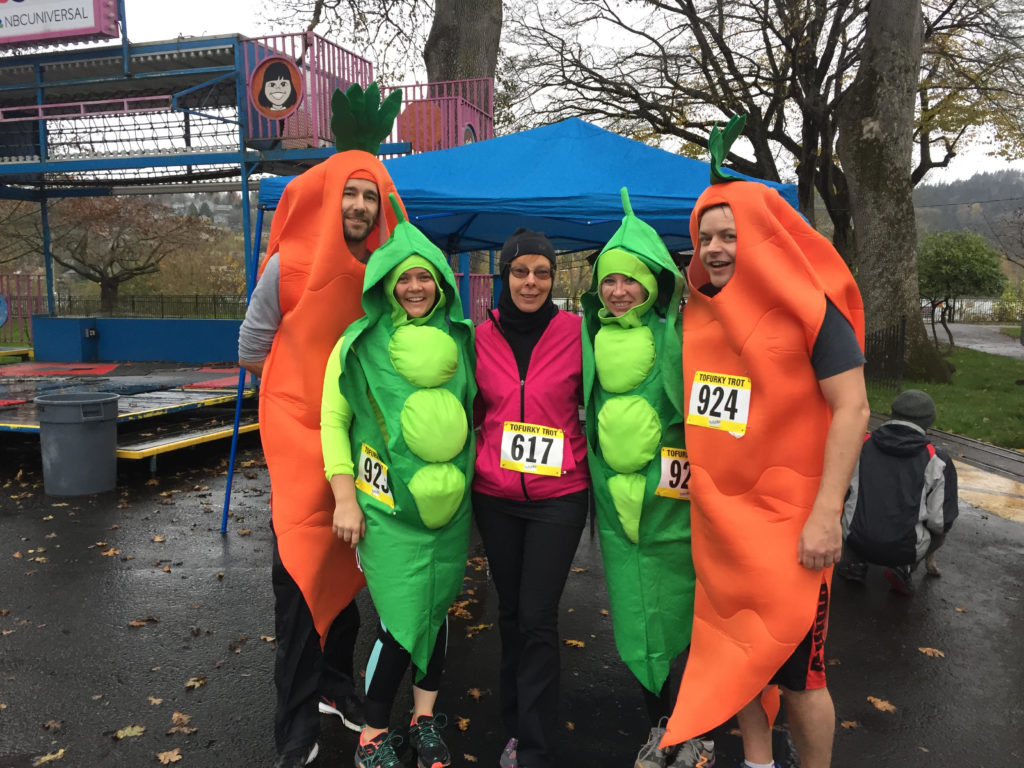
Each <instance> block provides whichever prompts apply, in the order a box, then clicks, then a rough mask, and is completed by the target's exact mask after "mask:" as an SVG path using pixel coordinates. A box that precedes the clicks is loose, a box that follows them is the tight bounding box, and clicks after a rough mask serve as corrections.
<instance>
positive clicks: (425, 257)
mask: <svg viewBox="0 0 1024 768" xmlns="http://www.w3.org/2000/svg"><path fill="white" fill-rule="evenodd" d="M388 198H389V202H390V204H391V207H392V208H393V209H394V211H395V215H396V217H397V218H398V224H397V225H396V226H395V228H394V230H393V231H392V232H391V236H390V237H389V238H388V240H387V242H386V243H384V245H382V246H380V247H379V248H378V249H377V250H375V251H374V252H373V253H372V254H371V255H370V260H369V261H368V262H367V264H366V274H365V277H364V278H363V299H362V304H363V312H365V313H366V317H365V320H357V321H356V323H362V324H363V326H364V327H365V325H369V324H371V323H374V322H376V321H377V320H378V319H380V318H381V317H382V316H387V317H390V318H391V321H392V323H393V324H394V325H395V326H396V327H398V326H401V325H404V324H405V323H406V322H409V320H408V318H406V315H405V312H404V311H402V309H401V307H399V306H398V302H397V300H396V299H395V297H394V288H395V283H396V282H397V281H398V277H399V275H400V274H401V273H402V272H404V271H405V270H406V269H410V268H411V267H423V268H424V269H426V270H427V271H429V272H430V273H431V274H432V275H433V277H434V281H435V282H436V283H437V288H438V291H439V297H438V301H437V303H436V304H435V305H434V308H433V309H432V310H431V312H430V313H429V314H428V315H427V316H426V317H424V318H420V319H419V320H418V321H417V320H414V321H412V322H413V323H414V324H416V325H420V324H423V323H429V324H430V325H437V324H438V323H442V322H443V321H444V320H445V319H447V320H448V321H449V322H464V323H469V321H467V320H466V319H465V316H464V315H463V312H462V301H461V300H460V298H459V291H458V286H457V284H456V282H455V275H454V274H453V273H452V268H451V267H450V266H449V265H448V259H447V258H446V257H445V255H444V253H442V252H441V249H440V248H438V247H437V246H436V245H434V244H433V243H432V242H430V240H429V239H428V238H427V236H426V235H424V234H423V233H422V232H420V231H419V230H418V229H417V228H416V227H415V226H414V225H413V224H412V223H410V222H409V221H408V220H407V219H406V218H405V216H404V214H403V213H402V207H401V206H400V205H399V204H398V200H396V199H395V197H394V195H388ZM410 257H419V258H410ZM398 267H402V269H398ZM469 324H470V326H472V324H471V323H469ZM347 335H349V334H348V332H346V336H347Z"/></svg>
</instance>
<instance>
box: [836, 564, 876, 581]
mask: <svg viewBox="0 0 1024 768" xmlns="http://www.w3.org/2000/svg"><path fill="white" fill-rule="evenodd" d="M836 573H838V574H839V575H840V576H842V577H843V578H844V579H846V580H847V581H853V582H856V583H858V584H863V583H864V579H865V578H867V575H868V564H867V563H856V562H847V561H846V560H841V561H840V562H839V565H838V566H836Z"/></svg>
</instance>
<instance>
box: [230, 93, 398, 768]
mask: <svg viewBox="0 0 1024 768" xmlns="http://www.w3.org/2000/svg"><path fill="white" fill-rule="evenodd" d="M400 100H401V93H400V92H398V91H396V92H394V93H392V94H391V95H390V96H389V97H388V98H387V99H385V100H384V102H383V103H381V102H380V92H379V90H378V89H377V86H376V84H372V85H371V86H370V87H369V88H367V90H366V93H365V94H364V93H363V92H362V89H361V88H359V86H358V85H356V86H353V87H352V88H350V89H349V91H348V93H347V94H342V93H341V92H340V91H339V92H337V93H335V95H334V99H333V100H332V107H333V110H334V119H333V120H332V124H331V127H332V129H333V130H334V133H335V136H336V138H337V146H338V149H339V150H340V151H339V153H338V154H336V155H333V156H332V157H330V158H328V159H327V160H325V161H324V162H323V163H321V164H319V165H317V166H315V167H314V168H311V169H310V170H308V171H306V172H305V173H303V174H302V175H300V176H298V177H297V178H295V179H294V180H293V181H292V182H291V183H289V184H288V186H287V187H285V191H284V193H283V194H282V196H281V200H280V202H279V204H278V207H277V210H276V212H275V214H274V220H273V223H272V225H271V229H270V239H269V242H268V246H267V259H266V261H265V262H264V263H263V265H262V270H261V277H260V280H259V283H258V284H257V287H256V290H255V291H253V296H252V298H251V300H250V304H249V308H248V310H247V311H246V317H245V320H244V321H243V323H242V327H241V330H240V332H239V363H240V364H241V365H242V366H243V367H244V368H246V370H249V371H250V372H252V373H253V374H255V375H256V376H259V377H261V378H262V384H261V387H260V414H259V415H260V435H261V438H262V442H263V450H264V454H265V456H266V459H267V468H268V469H269V471H270V485H271V501H270V506H271V517H272V522H273V530H274V545H275V546H274V561H273V569H272V579H273V584H274V598H275V602H274V614H275V624H276V635H277V655H276V658H275V669H274V682H275V685H276V687H277V709H276V712H275V717H274V739H275V743H276V747H277V753H278V761H277V763H276V765H277V766H278V767H279V768H292V767H293V766H302V765H306V764H307V763H310V762H312V761H313V759H314V758H315V757H316V754H317V751H318V747H317V742H316V740H317V736H318V735H319V731H320V725H319V716H318V713H317V711H318V709H319V711H320V712H324V713H328V714H336V715H339V716H340V717H341V718H342V721H343V722H344V723H345V725H346V726H348V727H349V728H351V729H352V730H356V731H358V730H360V729H361V727H362V726H363V724H364V723H363V718H362V707H361V704H360V703H359V701H358V699H357V698H356V697H355V695H354V682H353V669H352V653H353V650H354V646H355V639H356V634H357V632H358V629H359V612H358V609H357V608H356V604H355V602H354V600H353V598H354V597H355V595H356V593H357V592H358V591H359V590H360V589H361V588H362V587H363V586H364V585H365V583H366V581H365V579H364V578H363V575H362V572H361V571H360V570H359V568H358V566H357V564H356V560H355V556H354V554H353V550H352V549H351V548H350V547H347V546H345V545H344V544H342V543H341V542H340V541H339V540H338V537H337V536H335V535H334V532H333V531H332V527H331V526H332V523H333V514H334V496H333V495H332V493H331V489H330V486H329V485H328V484H327V480H326V479H325V477H324V461H323V455H322V453H321V450H320V399H321V394H322V392H323V377H324V370H325V369H326V367H327V358H328V356H329V355H330V352H331V349H332V348H333V347H334V344H335V342H336V341H337V340H338V337H339V336H341V334H342V332H343V331H344V330H345V328H346V327H347V326H348V325H349V324H350V323H351V322H352V321H354V320H356V319H357V318H359V317H360V316H361V315H362V314H363V310H362V306H361V304H360V300H361V297H362V289H363V273H364V271H365V263H366V261H367V259H368V258H369V256H370V253H371V252H372V251H373V250H374V249H375V248H376V247H377V246H379V245H381V244H383V243H384V242H385V241H386V240H387V238H388V235H389V233H390V231H391V230H392V229H393V228H394V225H395V224H396V221H397V220H396V218H395V217H394V214H393V212H391V211H390V209H389V208H388V207H387V206H384V205H382V204H381V200H386V199H387V195H388V194H391V193H395V194H396V195H397V193H396V191H395V186H394V183H393V182H392V181H391V177H390V176H389V175H388V172H387V170H386V169H385V168H384V166H383V164H382V163H381V162H380V160H378V159H377V157H376V156H375V155H376V151H377V149H378V148H379V145H380V142H381V140H382V139H383V138H384V137H385V136H387V134H388V133H389V132H390V128H391V124H392V122H393V121H394V118H395V116H396V115H397V113H398V107H399V103H400Z"/></svg>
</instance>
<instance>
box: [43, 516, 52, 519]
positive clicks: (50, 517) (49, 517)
mask: <svg viewBox="0 0 1024 768" xmlns="http://www.w3.org/2000/svg"><path fill="white" fill-rule="evenodd" d="M43 520H53V515H47V516H46V517H44V518H43Z"/></svg>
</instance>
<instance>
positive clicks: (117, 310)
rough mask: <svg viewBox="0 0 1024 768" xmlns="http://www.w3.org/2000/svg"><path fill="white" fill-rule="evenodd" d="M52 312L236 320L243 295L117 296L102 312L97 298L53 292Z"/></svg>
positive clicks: (241, 314) (242, 306)
mask: <svg viewBox="0 0 1024 768" xmlns="http://www.w3.org/2000/svg"><path fill="white" fill-rule="evenodd" d="M55 307H56V311H57V315H58V316H64V317H98V316H105V317H194V318H204V319H210V318H214V319H237V318H242V317H244V316H245V296H217V295H204V294H199V293H196V294H191V295H188V294H186V295H177V296H174V295H165V294H164V295H156V296H131V295H119V296H118V297H117V303H116V304H115V305H114V307H113V309H112V311H110V312H103V311H102V309H101V308H100V299H99V297H92V296H89V297H87V296H72V295H70V294H57V300H56V304H55Z"/></svg>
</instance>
